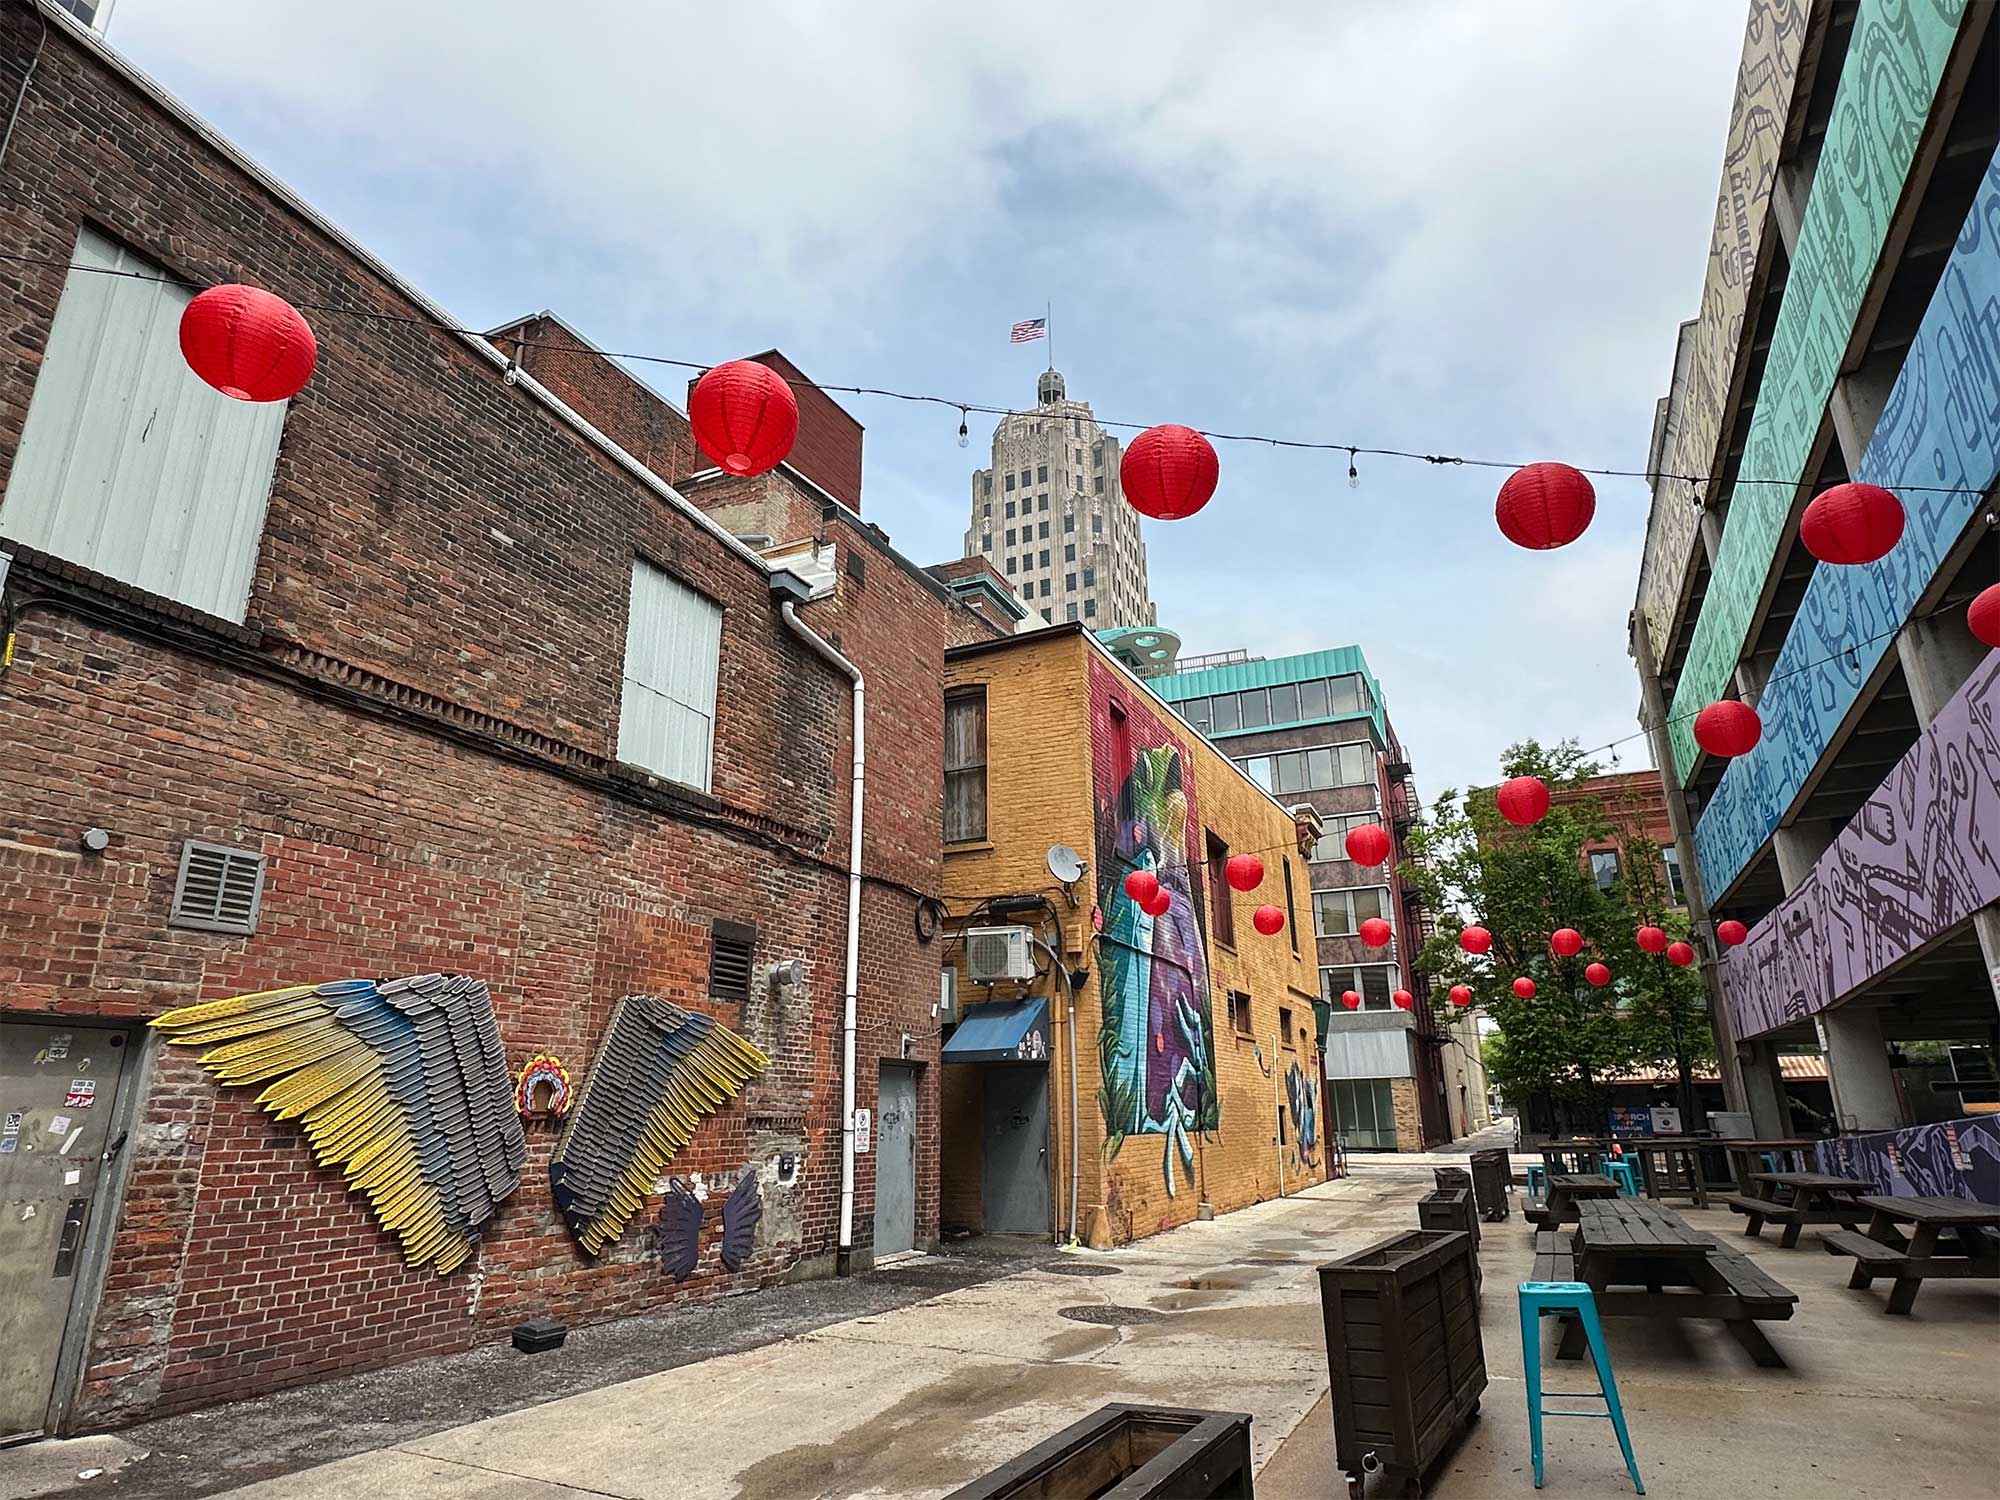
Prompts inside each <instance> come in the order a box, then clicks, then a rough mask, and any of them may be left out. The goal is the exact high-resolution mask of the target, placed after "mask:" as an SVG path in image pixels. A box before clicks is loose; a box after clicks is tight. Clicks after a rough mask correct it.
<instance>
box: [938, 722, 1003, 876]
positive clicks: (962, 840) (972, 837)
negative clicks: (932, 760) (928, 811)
mask: <svg viewBox="0 0 2000 1500" xmlns="http://www.w3.org/2000/svg"><path fill="white" fill-rule="evenodd" d="M973 704H976V705H977V706H978V717H979V750H978V753H979V759H978V760H977V761H971V760H967V761H964V762H962V763H960V764H958V765H954V764H952V757H953V749H954V746H955V744H956V737H955V736H954V735H953V732H952V716H953V710H955V709H956V710H960V711H963V710H964V709H965V708H966V707H968V706H969V705H973ZM992 753H993V752H992V746H991V743H990V741H989V739H988V720H987V705H986V685H985V684H984V683H969V684H967V685H965V686H962V687H953V688H948V689H946V691H945V695H944V814H943V824H944V827H943V834H944V845H945V847H946V848H948V849H949V848H952V847H953V846H955V845H963V844H983V843H986V842H987V841H988V839H989V836H990V835H991V832H992V808H991V804H990V801H989V799H988V797H987V786H988V778H989V775H990V771H991V766H992ZM975 772H976V773H977V784H978V787H979V797H978V802H979V809H978V815H979V816H978V823H979V826H978V830H977V831H976V832H964V831H961V832H960V833H958V834H957V835H956V836H954V834H953V831H952V828H953V824H952V813H953V804H952V788H953V785H954V782H953V778H954V777H957V778H959V780H958V783H957V784H958V785H966V784H968V781H969V778H971V777H972V776H973V774H974V773H975Z"/></svg>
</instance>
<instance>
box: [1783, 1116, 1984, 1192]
mask: <svg viewBox="0 0 2000 1500" xmlns="http://www.w3.org/2000/svg"><path fill="white" fill-rule="evenodd" d="M1814 1152H1815V1154H1816V1155H1817V1156H1818V1157H1819V1169H1820V1170H1821V1171H1822V1172H1833V1173H1837V1174H1838V1175H1840V1176H1842V1177H1859V1178H1863V1179H1865V1180H1866V1181H1869V1182H1872V1183H1874V1184H1875V1186H1876V1187H1877V1188H1878V1189H1879V1190H1880V1191H1882V1192H1884V1193H1888V1194H1890V1195H1891V1196H1893V1197H1897V1198H1970V1199H1972V1200H1973V1201H1974V1202H1976V1203H2000V1121H1996V1120H1994V1119H1992V1118H1991V1117H1990V1116H1988V1117H1975V1118H1970V1119H1964V1120H1946V1121H1944V1122H1943V1123H1941V1124H1937V1125H1916V1126H1912V1127H1911V1128H1909V1129H1907V1130H1881V1131H1877V1132H1875V1133H1874V1134H1872V1135H1846V1136H1840V1137H1839V1138H1837V1139H1835V1140H1830V1141H1821V1142H1820V1143H1819V1144H1818V1146H1816V1147H1815V1148H1814Z"/></svg>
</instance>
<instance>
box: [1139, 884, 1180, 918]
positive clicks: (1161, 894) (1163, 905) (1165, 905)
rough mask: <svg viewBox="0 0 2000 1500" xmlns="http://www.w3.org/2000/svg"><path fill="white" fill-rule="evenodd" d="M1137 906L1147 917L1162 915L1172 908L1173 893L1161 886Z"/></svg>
mask: <svg viewBox="0 0 2000 1500" xmlns="http://www.w3.org/2000/svg"><path fill="white" fill-rule="evenodd" d="M1139 906H1140V909H1141V910H1142V911H1144V912H1145V913H1146V915H1147V916H1149V917H1164V916H1165V915H1166V914H1167V913H1168V912H1170V911H1172V910H1173V909H1174V893H1173V892H1172V891H1170V890H1168V889H1167V888H1166V887H1165V886H1161V887H1160V888H1159V889H1158V890H1156V891H1154V892H1153V894H1152V896H1151V897H1150V898H1148V899H1147V900H1145V901H1142V902H1140V903H1139Z"/></svg>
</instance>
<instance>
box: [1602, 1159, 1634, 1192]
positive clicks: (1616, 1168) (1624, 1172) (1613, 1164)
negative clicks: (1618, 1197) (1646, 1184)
mask: <svg viewBox="0 0 2000 1500" xmlns="http://www.w3.org/2000/svg"><path fill="white" fill-rule="evenodd" d="M1604 1175H1605V1176H1606V1177H1609V1178H1610V1179H1611V1180H1612V1181H1613V1182H1615V1183H1617V1184H1618V1191H1619V1192H1620V1193H1622V1194H1623V1195H1624V1196H1625V1197H1627V1198H1636V1197H1638V1196H1639V1174H1638V1173H1637V1172H1635V1171H1633V1170H1632V1163H1630V1162H1629V1161H1626V1160H1625V1159H1624V1158H1623V1157H1612V1156H1607V1157H1605V1158H1604Z"/></svg>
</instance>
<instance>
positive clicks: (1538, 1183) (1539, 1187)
mask: <svg viewBox="0 0 2000 1500" xmlns="http://www.w3.org/2000/svg"><path fill="white" fill-rule="evenodd" d="M1548 1181H1549V1169H1548V1168H1547V1167H1530V1168H1528V1196H1529V1197H1530V1198H1545V1197H1547V1196H1548Z"/></svg>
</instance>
